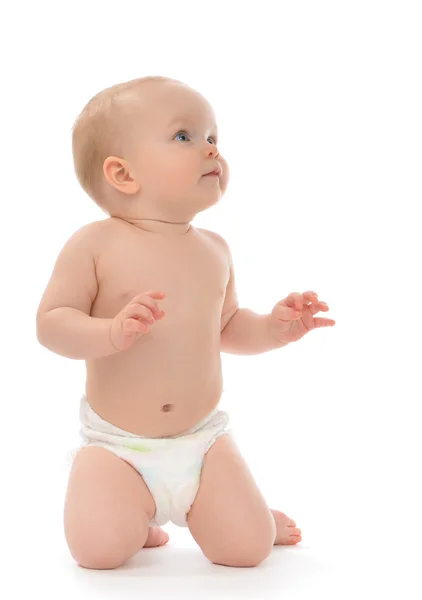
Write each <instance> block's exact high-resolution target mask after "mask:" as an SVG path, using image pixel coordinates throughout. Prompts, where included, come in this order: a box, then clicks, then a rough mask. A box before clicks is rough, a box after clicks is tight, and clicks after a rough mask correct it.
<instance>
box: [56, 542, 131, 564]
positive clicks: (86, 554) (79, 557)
mask: <svg viewBox="0 0 422 600" xmlns="http://www.w3.org/2000/svg"><path fill="white" fill-rule="evenodd" d="M68 545H69V550H70V554H71V555H72V557H73V558H74V560H75V561H76V562H77V563H78V565H79V566H81V567H84V568H85V569H117V568H118V567H121V566H122V565H123V564H124V563H125V562H126V560H127V559H128V558H130V557H129V556H127V554H126V553H125V552H124V551H123V549H122V548H118V547H117V548H116V547H115V546H114V547H113V546H110V545H104V544H102V543H101V542H99V541H98V540H97V541H95V540H91V541H89V542H87V543H84V544H82V543H75V542H74V543H73V544H68Z"/></svg>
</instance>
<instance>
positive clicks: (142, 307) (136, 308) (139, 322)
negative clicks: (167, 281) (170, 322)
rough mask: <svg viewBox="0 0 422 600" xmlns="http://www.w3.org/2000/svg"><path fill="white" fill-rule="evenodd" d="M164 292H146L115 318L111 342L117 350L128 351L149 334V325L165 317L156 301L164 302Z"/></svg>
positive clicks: (136, 297)
mask: <svg viewBox="0 0 422 600" xmlns="http://www.w3.org/2000/svg"><path fill="white" fill-rule="evenodd" d="M164 297H165V294H164V292H155V291H152V292H144V293H142V294H138V295H137V296H135V297H134V298H132V300H131V301H130V302H129V303H128V304H126V306H125V307H124V308H122V310H121V311H120V312H119V313H118V314H117V315H116V316H115V317H114V319H113V320H112V322H111V326H110V340H111V343H112V344H113V346H114V347H115V348H116V350H121V351H123V350H127V349H128V348H130V347H131V346H132V345H133V344H134V343H135V342H136V340H138V339H139V338H140V337H141V336H142V335H145V334H147V333H148V331H149V329H148V325H153V324H154V323H155V321H156V320H158V319H162V318H163V317H164V314H165V313H164V311H162V310H160V308H159V306H158V304H157V302H155V300H154V299H157V300H162V299H163V298H164Z"/></svg>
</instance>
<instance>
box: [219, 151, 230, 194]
mask: <svg viewBox="0 0 422 600" xmlns="http://www.w3.org/2000/svg"><path fill="white" fill-rule="evenodd" d="M220 164H221V167H222V169H223V174H222V175H221V177H220V189H221V191H222V193H223V194H224V192H225V191H226V188H227V185H228V183H229V177H230V171H229V165H228V164H227V161H226V160H225V159H224V158H223V157H222V156H220Z"/></svg>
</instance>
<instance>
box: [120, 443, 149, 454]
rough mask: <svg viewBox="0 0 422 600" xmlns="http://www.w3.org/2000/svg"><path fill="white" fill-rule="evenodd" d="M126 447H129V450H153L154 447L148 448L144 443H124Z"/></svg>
mask: <svg viewBox="0 0 422 600" xmlns="http://www.w3.org/2000/svg"><path fill="white" fill-rule="evenodd" d="M124 446H125V448H129V450H135V452H152V448H147V447H146V446H142V444H126V443H125V444H124Z"/></svg>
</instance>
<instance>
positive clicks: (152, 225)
mask: <svg viewBox="0 0 422 600" xmlns="http://www.w3.org/2000/svg"><path fill="white" fill-rule="evenodd" d="M113 218H119V220H121V221H126V223H129V224H130V225H133V226H134V227H137V228H138V229H142V230H143V231H148V232H150V233H159V234H162V235H185V234H187V233H188V232H189V231H190V229H191V224H190V223H189V222H186V223H171V222H169V221H161V220H159V219H136V218H133V217H128V218H125V219H123V218H121V217H113Z"/></svg>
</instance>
